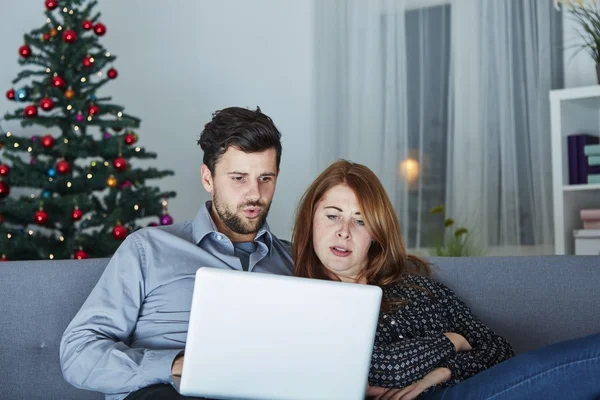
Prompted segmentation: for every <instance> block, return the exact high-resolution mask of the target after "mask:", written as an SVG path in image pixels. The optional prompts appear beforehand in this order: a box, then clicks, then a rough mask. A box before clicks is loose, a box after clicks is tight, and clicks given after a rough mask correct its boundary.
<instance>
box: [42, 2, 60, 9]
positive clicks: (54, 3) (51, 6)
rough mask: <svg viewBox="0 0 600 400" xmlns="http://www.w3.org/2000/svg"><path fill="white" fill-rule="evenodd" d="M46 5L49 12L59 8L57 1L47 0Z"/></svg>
mask: <svg viewBox="0 0 600 400" xmlns="http://www.w3.org/2000/svg"><path fill="white" fill-rule="evenodd" d="M44 4H45V5H46V9H47V10H48V11H52V10H54V9H55V8H56V7H58V4H57V3H56V0H46V1H45V2H44Z"/></svg>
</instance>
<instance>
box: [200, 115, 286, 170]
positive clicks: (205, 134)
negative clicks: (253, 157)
mask: <svg viewBox="0 0 600 400" xmlns="http://www.w3.org/2000/svg"><path fill="white" fill-rule="evenodd" d="M198 144H199V145H200V147H201V148H202V150H203V151H204V158H203V162H204V164H206V165H207V166H208V169H209V170H210V172H211V173H213V174H214V173H215V166H216V165H217V163H218V162H219V159H220V158H221V157H222V156H223V154H224V153H225V152H226V151H227V149H228V148H229V147H230V146H233V147H235V148H236V149H239V150H241V151H243V152H244V153H258V152H262V151H266V150H268V149H272V148H274V149H275V151H276V152H277V168H278V169H279V162H280V161H281V133H279V131H278V130H277V128H276V127H275V124H274V123H273V121H272V120H271V118H269V117H268V116H267V115H265V114H263V113H262V112H261V111H260V107H256V111H252V110H248V109H246V108H241V107H229V108H225V109H223V110H220V111H216V112H215V113H214V114H213V118H212V120H211V121H210V122H209V123H207V124H206V125H204V130H203V131H202V133H201V134H200V139H198Z"/></svg>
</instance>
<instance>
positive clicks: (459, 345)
mask: <svg viewBox="0 0 600 400" xmlns="http://www.w3.org/2000/svg"><path fill="white" fill-rule="evenodd" d="M444 336H446V337H447V338H448V339H450V341H451V342H452V344H453V345H454V349H455V350H456V352H457V353H458V352H460V351H470V350H473V347H471V344H470V343H469V342H468V341H467V339H465V337H464V336H463V335H459V334H458V333H454V332H446V333H444Z"/></svg>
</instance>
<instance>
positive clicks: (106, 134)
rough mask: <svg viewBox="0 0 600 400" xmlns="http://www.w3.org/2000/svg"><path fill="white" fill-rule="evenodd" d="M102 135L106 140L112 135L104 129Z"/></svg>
mask: <svg viewBox="0 0 600 400" xmlns="http://www.w3.org/2000/svg"><path fill="white" fill-rule="evenodd" d="M102 137H103V138H104V139H106V140H108V139H110V138H111V137H112V135H111V133H110V132H108V131H106V132H104V135H102Z"/></svg>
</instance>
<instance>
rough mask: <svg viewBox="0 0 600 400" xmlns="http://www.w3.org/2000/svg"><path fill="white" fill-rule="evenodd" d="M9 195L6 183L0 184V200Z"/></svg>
mask: <svg viewBox="0 0 600 400" xmlns="http://www.w3.org/2000/svg"><path fill="white" fill-rule="evenodd" d="M9 194H10V185H9V184H8V183H6V182H0V198H4V197H6V196H8V195H9Z"/></svg>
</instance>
